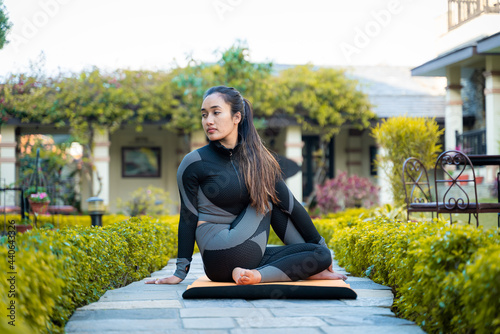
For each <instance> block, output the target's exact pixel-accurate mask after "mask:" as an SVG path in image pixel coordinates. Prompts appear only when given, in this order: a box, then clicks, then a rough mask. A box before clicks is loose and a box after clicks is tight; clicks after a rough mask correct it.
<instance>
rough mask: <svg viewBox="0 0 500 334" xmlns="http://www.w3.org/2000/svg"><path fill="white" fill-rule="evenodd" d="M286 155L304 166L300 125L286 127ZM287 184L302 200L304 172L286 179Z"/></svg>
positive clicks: (299, 199) (296, 196)
mask: <svg viewBox="0 0 500 334" xmlns="http://www.w3.org/2000/svg"><path fill="white" fill-rule="evenodd" d="M285 131H286V132H285V157H286V158H287V159H290V160H292V161H294V162H296V163H297V164H298V165H299V166H302V161H303V157H302V147H303V146H304V143H303V142H302V130H301V128H300V126H296V125H294V126H288V127H286V128H285ZM286 184H287V186H288V188H289V189H290V191H291V192H292V193H293V195H294V196H295V198H296V199H297V201H299V202H302V173H301V172H300V171H299V172H298V173H297V174H295V175H294V176H292V177H289V178H288V179H286Z"/></svg>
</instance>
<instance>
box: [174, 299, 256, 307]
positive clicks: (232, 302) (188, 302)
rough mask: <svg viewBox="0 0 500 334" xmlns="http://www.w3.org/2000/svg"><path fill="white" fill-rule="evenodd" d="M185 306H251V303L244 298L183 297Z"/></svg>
mask: <svg viewBox="0 0 500 334" xmlns="http://www.w3.org/2000/svg"><path fill="white" fill-rule="evenodd" d="M183 304H184V307H185V308H202V307H206V308H211V307H225V308H233V307H243V308H247V307H252V306H253V305H252V303H251V302H248V301H246V300H244V299H183Z"/></svg>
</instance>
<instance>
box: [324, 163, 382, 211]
mask: <svg viewBox="0 0 500 334" xmlns="http://www.w3.org/2000/svg"><path fill="white" fill-rule="evenodd" d="M316 201H317V206H318V208H319V210H320V211H321V213H323V214H327V213H331V212H337V211H342V210H344V209H346V208H354V207H364V208H370V207H372V206H374V205H375V204H377V203H378V187H377V186H376V185H374V184H373V183H372V182H371V181H370V179H368V178H365V177H359V176H357V175H352V176H350V177H348V176H347V172H341V173H340V174H339V175H338V176H337V177H336V178H334V179H331V180H326V181H325V183H323V184H322V185H318V186H317V192H316Z"/></svg>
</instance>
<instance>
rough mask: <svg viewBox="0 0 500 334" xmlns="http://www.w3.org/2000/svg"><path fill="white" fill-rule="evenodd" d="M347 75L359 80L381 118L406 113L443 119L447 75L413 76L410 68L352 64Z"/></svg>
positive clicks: (347, 70)
mask: <svg viewBox="0 0 500 334" xmlns="http://www.w3.org/2000/svg"><path fill="white" fill-rule="evenodd" d="M346 75H347V76H348V77H350V78H352V79H355V80H357V81H358V82H359V88H360V89H361V90H362V91H363V92H365V93H366V94H367V95H368V96H369V99H370V102H371V103H372V104H373V105H374V108H373V109H374V111H375V112H376V113H377V115H378V116H379V117H381V118H386V117H391V116H398V115H405V114H406V115H408V116H418V117H436V118H437V119H444V116H445V94H446V90H445V86H446V81H445V79H444V78H434V77H412V76H411V68H410V67H393V66H357V67H350V68H347V69H346Z"/></svg>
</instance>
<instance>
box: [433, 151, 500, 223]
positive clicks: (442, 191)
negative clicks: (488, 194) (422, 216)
mask: <svg viewBox="0 0 500 334" xmlns="http://www.w3.org/2000/svg"><path fill="white" fill-rule="evenodd" d="M467 167H469V168H470V173H471V174H472V177H469V178H467V179H459V178H460V176H462V175H465V174H464V172H465V170H466V168H467ZM439 170H441V171H443V178H440V179H438V171H439ZM451 170H454V172H453V174H451V173H450V171H451ZM434 177H435V188H436V201H437V202H436V203H435V205H436V211H437V215H438V216H439V214H442V213H448V214H450V224H451V223H452V222H453V220H452V214H453V213H465V214H469V224H470V221H471V215H473V216H474V217H475V218H476V226H479V214H480V213H498V212H500V204H498V203H479V202H478V198H477V185H476V174H475V171H474V166H473V164H472V162H471V161H470V159H469V157H468V156H467V155H465V154H464V153H463V152H460V151H456V150H450V151H446V152H443V153H441V155H440V156H439V157H438V159H437V161H436V168H435V169H434ZM440 185H444V187H440ZM464 187H466V188H464ZM471 192H473V194H470V193H471ZM472 195H473V196H474V197H473V198H471V197H470V196H472Z"/></svg>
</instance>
